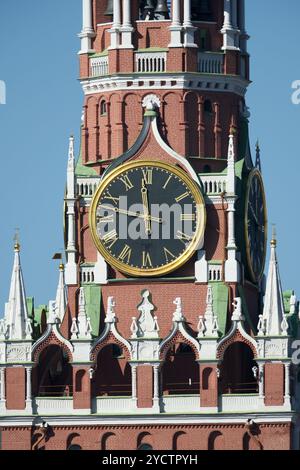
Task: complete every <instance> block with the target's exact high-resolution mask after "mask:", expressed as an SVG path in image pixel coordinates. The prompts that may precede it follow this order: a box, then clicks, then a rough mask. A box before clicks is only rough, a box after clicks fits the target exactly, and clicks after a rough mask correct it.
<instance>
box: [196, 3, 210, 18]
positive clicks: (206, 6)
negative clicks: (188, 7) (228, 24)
mask: <svg viewBox="0 0 300 470" xmlns="http://www.w3.org/2000/svg"><path fill="white" fill-rule="evenodd" d="M192 21H212V8H211V0H192Z"/></svg>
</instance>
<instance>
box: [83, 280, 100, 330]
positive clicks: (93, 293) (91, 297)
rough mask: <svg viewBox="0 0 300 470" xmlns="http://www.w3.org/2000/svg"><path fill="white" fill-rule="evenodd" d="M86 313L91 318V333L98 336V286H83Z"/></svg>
mask: <svg viewBox="0 0 300 470" xmlns="http://www.w3.org/2000/svg"><path fill="white" fill-rule="evenodd" d="M84 295H85V308H86V314H87V316H88V317H89V318H90V319H91V326H92V335H93V336H94V337H98V336H99V329H100V310H101V298H102V292H101V287H100V286H94V285H88V286H84Z"/></svg>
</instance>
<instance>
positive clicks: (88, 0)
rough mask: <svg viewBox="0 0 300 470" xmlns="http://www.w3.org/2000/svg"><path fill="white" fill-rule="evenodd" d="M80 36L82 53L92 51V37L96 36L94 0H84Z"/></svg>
mask: <svg viewBox="0 0 300 470" xmlns="http://www.w3.org/2000/svg"><path fill="white" fill-rule="evenodd" d="M79 37H80V38H81V50H80V54H88V53H89V52H92V49H91V39H92V38H94V37H95V31H94V29H93V11H92V0H82V31H81V33H80V34H79Z"/></svg>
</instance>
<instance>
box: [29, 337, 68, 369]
mask: <svg viewBox="0 0 300 470" xmlns="http://www.w3.org/2000/svg"><path fill="white" fill-rule="evenodd" d="M49 346H58V347H60V348H61V349H62V350H63V351H64V352H65V353H66V355H67V357H68V360H69V362H72V361H73V354H72V352H71V351H70V349H69V347H68V346H67V345H66V344H65V343H63V342H62V341H60V340H59V339H58V338H57V336H56V335H55V334H54V333H53V332H51V333H50V335H49V336H47V338H45V339H44V341H42V342H41V343H40V344H39V345H38V346H37V347H36V348H35V349H34V350H33V353H32V359H33V362H34V363H35V364H38V362H39V358H40V355H41V353H42V352H43V351H44V350H45V349H47V348H48V347H49Z"/></svg>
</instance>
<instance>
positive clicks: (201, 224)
mask: <svg viewBox="0 0 300 470" xmlns="http://www.w3.org/2000/svg"><path fill="white" fill-rule="evenodd" d="M144 166H153V167H155V168H157V167H158V168H162V169H164V170H166V171H169V172H170V173H173V174H174V175H176V176H178V177H179V178H181V179H182V181H183V182H184V183H185V184H186V185H187V187H188V188H189V190H190V191H191V194H192V195H193V197H194V200H195V202H196V209H197V227H196V230H195V236H194V238H193V240H192V242H191V243H190V245H189V247H188V248H187V250H186V251H185V252H184V253H183V254H182V255H181V256H180V257H178V258H176V259H175V260H174V261H172V262H171V263H168V264H167V265H164V266H162V267H159V268H149V269H142V268H135V267H131V266H127V265H126V264H125V263H122V262H120V261H118V260H117V259H116V258H114V257H113V256H112V255H111V254H110V253H109V252H108V251H107V250H106V248H105V246H104V245H103V243H102V242H101V240H100V239H99V236H98V234H97V223H96V211H97V206H98V203H99V199H100V198H101V195H102V193H103V192H104V191H105V189H106V187H107V186H108V185H109V184H110V183H111V182H112V181H113V180H114V179H115V178H116V177H118V176H120V175H121V174H122V173H124V172H125V171H128V170H131V169H135V168H140V167H144ZM89 226H90V230H91V234H92V239H93V242H94V244H95V246H96V248H97V250H98V251H99V252H100V254H101V255H102V256H103V258H104V259H105V260H106V262H107V263H108V264H110V265H111V266H113V267H114V268H115V269H117V270H118V271H120V272H122V273H124V274H127V275H130V276H133V277H138V276H141V277H157V276H162V275H166V274H169V273H171V272H173V271H175V270H177V269H178V268H180V267H181V266H183V265H184V264H185V263H186V262H187V261H188V260H189V259H190V258H191V257H192V256H193V254H194V253H195V251H196V250H197V248H198V245H199V243H200V241H201V240H202V239H203V237H204V231H205V227H206V208H205V201H204V197H203V195H202V192H201V189H200V186H198V185H197V184H196V182H194V181H193V180H192V179H191V178H190V177H189V176H188V174H187V173H186V172H184V171H183V170H182V169H181V168H178V167H176V166H175V165H171V164H168V163H163V162H159V161H155V160H144V161H139V162H136V161H134V162H129V163H126V164H124V165H121V166H119V167H117V168H115V169H114V170H113V171H111V173H109V174H108V175H107V176H106V177H105V178H104V179H103V180H102V181H101V183H100V185H99V187H98V188H97V190H96V193H95V194H94V196H93V199H92V202H91V207H90V212H89Z"/></svg>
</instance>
